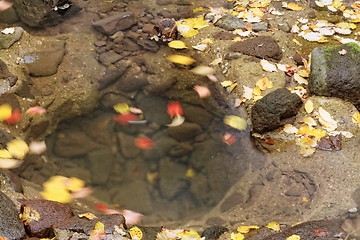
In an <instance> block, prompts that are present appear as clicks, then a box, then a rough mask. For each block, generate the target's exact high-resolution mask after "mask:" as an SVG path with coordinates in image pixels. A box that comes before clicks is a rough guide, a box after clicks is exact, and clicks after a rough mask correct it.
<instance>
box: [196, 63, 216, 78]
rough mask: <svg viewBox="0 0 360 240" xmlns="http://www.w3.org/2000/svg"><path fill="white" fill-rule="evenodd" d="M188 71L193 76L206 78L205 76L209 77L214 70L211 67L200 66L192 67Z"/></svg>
mask: <svg viewBox="0 0 360 240" xmlns="http://www.w3.org/2000/svg"><path fill="white" fill-rule="evenodd" d="M190 71H192V72H193V73H195V74H198V75H202V76H207V75H211V74H214V73H215V69H213V68H211V67H207V66H201V65H200V66H196V67H194V68H193V69H191V70H190Z"/></svg>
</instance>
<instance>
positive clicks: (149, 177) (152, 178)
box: [146, 172, 159, 184]
mask: <svg viewBox="0 0 360 240" xmlns="http://www.w3.org/2000/svg"><path fill="white" fill-rule="evenodd" d="M157 179H159V173H158V172H153V173H147V174H146V180H147V181H148V182H149V183H151V184H154V183H155V181H156V180H157Z"/></svg>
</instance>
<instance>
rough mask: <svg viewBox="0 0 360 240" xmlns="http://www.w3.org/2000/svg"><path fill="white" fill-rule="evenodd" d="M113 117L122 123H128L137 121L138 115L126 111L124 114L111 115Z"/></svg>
mask: <svg viewBox="0 0 360 240" xmlns="http://www.w3.org/2000/svg"><path fill="white" fill-rule="evenodd" d="M113 119H114V120H115V121H117V122H118V123H121V124H123V125H129V122H130V121H137V120H138V119H139V117H138V116H137V115H134V114H131V113H126V114H121V113H119V114H117V115H115V116H114V117H113Z"/></svg>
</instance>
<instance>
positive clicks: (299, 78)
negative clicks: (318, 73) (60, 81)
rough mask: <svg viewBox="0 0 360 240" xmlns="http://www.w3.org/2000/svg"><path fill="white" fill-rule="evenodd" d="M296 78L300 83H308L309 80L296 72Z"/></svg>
mask: <svg viewBox="0 0 360 240" xmlns="http://www.w3.org/2000/svg"><path fill="white" fill-rule="evenodd" d="M294 80H295V81H296V82H298V83H299V84H305V85H308V81H307V80H306V79H305V78H303V77H300V76H299V74H298V73H295V74H294Z"/></svg>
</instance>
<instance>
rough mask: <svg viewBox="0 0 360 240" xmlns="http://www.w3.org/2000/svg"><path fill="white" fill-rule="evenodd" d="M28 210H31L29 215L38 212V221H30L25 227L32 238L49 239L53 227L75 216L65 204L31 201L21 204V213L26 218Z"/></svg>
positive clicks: (38, 200)
mask: <svg viewBox="0 0 360 240" xmlns="http://www.w3.org/2000/svg"><path fill="white" fill-rule="evenodd" d="M26 209H28V210H30V213H27V215H29V214H32V215H33V214H34V212H37V213H38V214H39V218H38V219H37V220H33V219H31V218H30V219H31V220H29V221H28V223H27V224H26V225H25V227H26V230H27V233H28V234H29V235H30V237H39V238H47V237H50V231H51V226H52V225H53V224H55V223H58V222H62V221H64V220H67V219H69V218H71V217H72V216H74V213H73V211H72V210H71V208H70V207H69V206H67V205H66V204H64V203H60V202H55V201H49V200H41V199H36V200H29V201H26V202H24V203H22V204H21V210H20V212H21V213H22V214H23V215H25V216H26Z"/></svg>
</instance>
